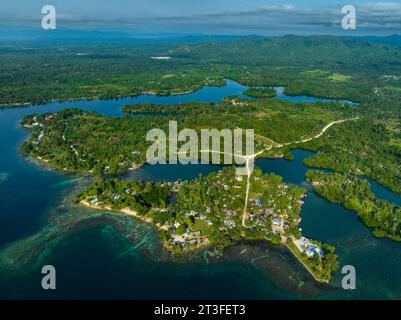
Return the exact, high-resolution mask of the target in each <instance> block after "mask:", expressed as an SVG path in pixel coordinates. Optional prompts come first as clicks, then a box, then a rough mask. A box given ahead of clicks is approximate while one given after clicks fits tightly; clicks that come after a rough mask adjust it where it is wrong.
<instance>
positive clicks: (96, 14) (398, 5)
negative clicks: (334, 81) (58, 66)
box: [0, 0, 401, 35]
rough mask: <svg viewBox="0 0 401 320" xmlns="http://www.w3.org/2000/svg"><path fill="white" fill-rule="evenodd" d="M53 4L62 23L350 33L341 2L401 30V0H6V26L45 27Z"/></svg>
mask: <svg viewBox="0 0 401 320" xmlns="http://www.w3.org/2000/svg"><path fill="white" fill-rule="evenodd" d="M47 4H52V5H54V6H55V7H56V10H57V18H58V20H57V22H58V26H59V28H75V29H92V30H112V31H123V32H139V33H140V32H178V33H203V34H263V35H277V34H285V33H301V34H321V33H326V34H328V33H330V34H346V33H347V32H345V31H344V30H342V29H341V27H340V25H339V23H340V21H341V19H342V15H341V7H342V6H343V5H345V4H352V5H354V6H355V7H356V8H357V23H358V29H357V30H356V31H355V32H352V31H348V33H349V34H350V35H351V34H352V33H357V34H391V33H401V1H394V0H393V1H391V0H390V1H374V0H367V1H366V0H365V1H360V0H347V1H338V0H309V1H305V0H112V1H110V0H1V1H0V24H1V25H12V26H15V25H29V26H38V27H40V19H41V8H42V6H43V5H47Z"/></svg>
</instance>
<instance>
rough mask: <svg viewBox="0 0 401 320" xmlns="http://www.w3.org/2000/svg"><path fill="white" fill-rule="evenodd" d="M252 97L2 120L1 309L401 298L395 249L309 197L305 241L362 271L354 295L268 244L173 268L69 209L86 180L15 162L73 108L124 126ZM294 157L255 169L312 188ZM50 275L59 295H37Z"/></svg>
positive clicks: (95, 216) (154, 173) (134, 234)
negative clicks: (28, 123) (167, 111)
mask: <svg viewBox="0 0 401 320" xmlns="http://www.w3.org/2000/svg"><path fill="white" fill-rule="evenodd" d="M246 88H247V87H245V86H242V85H240V84H238V83H235V82H233V81H229V80H228V81H227V86H226V87H219V88H215V87H205V88H203V89H201V90H199V91H197V92H194V93H192V94H188V95H180V96H169V97H157V96H140V97H130V98H123V99H116V100H88V101H71V102H53V103H49V104H44V105H38V106H34V107H29V108H19V109H6V110H0V142H1V144H0V146H1V147H0V150H1V152H0V173H1V174H0V298H3V299H10V298H19V299H25V298H48V299H52V298H111V299H112V298H137V299H146V298H159V299H167V298H172V299H173V298H227V299H230V298H244V299H290V298H291V299H302V298H307V299H335V298H383V299H389V298H393V299H394V298H401V268H399V266H400V264H401V255H400V244H399V243H395V242H391V241H389V240H385V239H375V238H373V237H372V236H371V234H370V231H369V230H368V229H367V228H366V227H365V226H364V225H363V224H362V223H361V222H360V221H359V219H358V217H357V216H356V214H355V213H352V212H349V211H348V210H345V209H344V208H342V207H341V206H338V205H335V204H331V203H329V202H327V201H326V200H324V199H322V198H320V197H319V196H318V195H316V194H315V193H314V192H313V191H312V190H310V188H309V192H308V198H307V200H306V202H305V205H304V208H303V210H302V218H303V221H302V228H303V232H304V233H305V234H306V235H307V236H308V237H311V238H315V239H319V240H323V241H327V242H329V243H332V244H334V245H335V246H336V247H337V252H338V255H339V258H340V262H341V264H342V265H344V264H352V265H354V266H355V268H356V270H357V290H355V291H354V292H345V291H344V290H342V289H341V288H340V280H341V270H339V271H338V272H337V274H336V276H335V279H334V281H333V283H332V284H330V285H319V284H316V283H315V282H314V281H313V280H312V279H311V277H310V276H309V275H308V274H307V272H306V271H305V270H304V269H303V267H302V266H301V265H300V264H299V263H298V262H297V261H296V260H295V259H294V257H293V256H292V255H291V254H290V253H289V252H288V251H286V250H285V249H283V248H280V247H273V246H271V245H269V244H267V243H262V242H258V243H255V242H244V243H238V244H235V245H234V246H232V247H230V248H227V249H226V250H225V251H224V252H216V251H215V249H213V248H209V249H205V250H203V251H199V252H196V253H192V254H188V255H184V256H181V257H172V256H171V255H169V254H168V253H167V252H165V251H164V250H163V249H162V248H161V246H160V239H159V235H158V233H157V231H155V230H154V229H153V228H152V226H150V225H148V224H144V223H142V222H138V221H136V220H135V219H132V218H130V217H125V216H122V215H119V214H115V213H110V212H106V211H105V212H103V211H93V210H90V209H86V208H82V207H79V206H76V205H74V204H72V202H71V197H72V196H73V194H74V193H75V192H77V190H79V189H81V188H83V187H85V185H87V184H88V183H89V181H90V177H82V176H79V175H73V174H66V173H60V172H57V171H54V170H50V169H47V168H45V167H43V166H41V165H39V164H37V163H35V162H34V161H31V160H29V159H25V158H22V157H21V156H20V155H19V153H18V147H19V145H20V144H21V142H22V141H23V140H24V139H26V138H27V136H28V133H29V132H28V131H27V130H24V129H22V128H20V126H19V125H18V122H19V120H20V119H21V118H22V117H23V116H24V115H26V114H31V113H33V112H38V113H41V112H47V111H57V110H61V109H63V108H70V107H77V108H82V109H85V110H97V111H98V112H99V113H102V114H107V115H116V116H118V115H120V114H121V110H120V108H121V106H122V105H123V104H125V103H134V102H154V103H177V102H185V101H216V102H217V101H220V100H221V99H222V98H223V97H225V96H228V95H236V94H241V93H242V92H243V91H244V90H245V89H246ZM281 98H283V99H285V96H284V97H281ZM292 98H293V97H292ZM292 98H291V99H292ZM294 155H295V159H294V161H287V160H284V159H278V160H268V159H260V160H257V162H256V165H257V166H259V167H261V168H262V169H263V171H265V172H275V173H277V174H279V175H282V176H283V177H284V178H285V180H286V181H288V182H292V183H296V184H299V185H304V186H306V185H305V183H304V175H305V172H306V171H307V168H306V167H305V166H304V165H303V163H302V160H303V158H305V157H306V156H309V155H310V153H308V152H306V151H301V150H296V151H294ZM218 169H219V167H218V166H201V165H191V166H169V167H166V166H144V167H142V168H141V169H139V170H138V171H136V172H134V173H133V174H132V175H131V178H133V179H145V180H165V179H166V180H175V179H177V178H182V179H190V178H194V177H196V176H197V175H198V174H200V173H202V174H207V173H209V172H211V171H215V170H218ZM306 187H308V186H306ZM372 189H373V191H374V192H375V194H376V195H377V196H378V197H380V198H383V199H389V200H392V201H393V202H395V203H397V201H399V199H400V197H399V196H398V195H396V194H394V193H392V192H390V191H388V190H386V189H384V188H383V187H381V186H380V185H379V184H373V186H372ZM398 203H399V202H398ZM45 264H51V265H54V266H55V267H56V271H57V289H56V290H54V291H44V290H42V289H41V285H40V283H41V277H42V275H41V272H40V271H41V267H42V266H43V265H45Z"/></svg>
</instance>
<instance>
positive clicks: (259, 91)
mask: <svg viewBox="0 0 401 320" xmlns="http://www.w3.org/2000/svg"><path fill="white" fill-rule="evenodd" d="M244 94H245V95H247V96H248V97H251V98H274V97H275V96H276V94H277V93H276V90H274V89H273V88H259V87H258V88H249V89H247V90H245V91H244Z"/></svg>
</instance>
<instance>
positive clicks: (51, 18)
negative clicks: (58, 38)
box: [42, 5, 56, 30]
mask: <svg viewBox="0 0 401 320" xmlns="http://www.w3.org/2000/svg"><path fill="white" fill-rule="evenodd" d="M42 14H44V15H45V16H44V17H43V18H42V29H43V30H55V29H56V8H55V7H54V6H51V5H46V6H44V7H43V8H42Z"/></svg>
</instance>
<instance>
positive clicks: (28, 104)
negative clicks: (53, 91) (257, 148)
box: [0, 82, 227, 109]
mask: <svg viewBox="0 0 401 320" xmlns="http://www.w3.org/2000/svg"><path fill="white" fill-rule="evenodd" d="M224 86H227V82H226V84H225V85H222V86H219V85H209V84H203V85H200V86H198V87H197V88H195V89H193V90H187V91H181V92H173V93H155V92H152V91H144V92H141V93H138V94H126V95H125V94H124V95H115V96H113V97H104V98H102V97H101V96H89V97H81V98H66V99H50V100H45V101H41V102H14V103H2V104H0V109H2V108H4V109H7V108H9V109H12V108H19V107H24V108H25V107H35V106H39V105H46V104H50V103H54V102H59V103H65V102H77V101H91V100H116V99H118V100H121V99H125V98H136V97H140V96H156V97H168V96H184V95H187V94H191V93H195V92H197V91H199V90H201V89H202V88H204V87H224Z"/></svg>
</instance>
